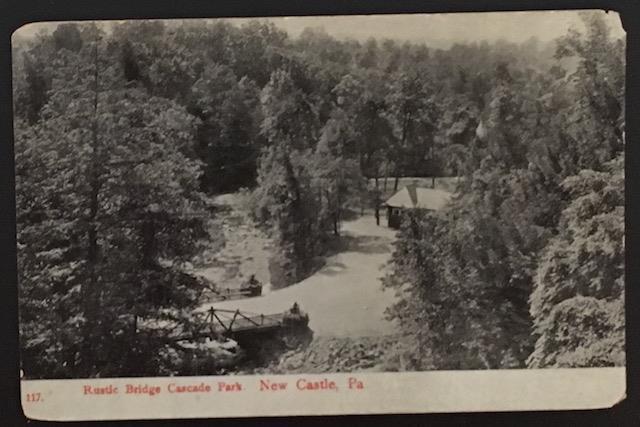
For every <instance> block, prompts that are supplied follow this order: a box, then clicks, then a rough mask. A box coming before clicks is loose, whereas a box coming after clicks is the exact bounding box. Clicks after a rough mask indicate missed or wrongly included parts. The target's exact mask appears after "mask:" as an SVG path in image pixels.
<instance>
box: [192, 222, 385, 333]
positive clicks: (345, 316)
mask: <svg viewBox="0 0 640 427" xmlns="http://www.w3.org/2000/svg"><path fill="white" fill-rule="evenodd" d="M342 234H343V236H344V241H345V249H344V250H343V251H342V252H340V253H338V254H336V255H333V256H331V257H329V258H328V259H327V261H326V265H325V266H324V267H323V268H321V269H320V270H318V271H317V272H316V273H315V274H313V275H312V276H310V277H308V278H307V279H305V280H303V281H302V282H300V283H297V284H295V285H292V286H289V287H287V288H284V289H281V290H276V291H272V292H269V293H268V294H266V295H263V296H261V297H256V298H248V299H241V300H233V301H224V302H219V303H215V304H206V305H205V308H208V307H210V306H211V305H214V306H215V307H216V308H224V309H232V310H235V309H240V310H245V311H248V312H253V313H261V314H270V313H276V312H282V311H285V310H287V309H289V308H290V307H291V306H292V305H293V303H294V302H297V303H298V304H299V305H300V307H301V308H302V310H304V311H306V312H307V313H308V314H309V318H310V322H309V327H310V328H311V329H312V330H313V331H314V334H315V336H330V337H366V336H382V335H389V334H394V333H396V332H397V329H396V327H395V325H394V324H393V323H391V322H389V321H387V320H385V319H384V311H385V309H386V308H387V307H388V306H389V305H391V304H392V303H393V302H394V300H395V298H394V295H393V292H391V291H389V290H383V289H382V287H381V278H382V276H383V275H384V272H383V271H382V267H383V266H384V265H385V263H386V261H387V260H388V259H389V256H390V254H391V243H392V241H393V239H394V236H395V233H394V232H393V231H392V230H390V229H388V228H386V227H384V226H376V224H375V220H374V218H373V216H369V215H367V216H363V217H360V218H358V219H356V220H354V221H349V222H345V223H344V224H343V227H342Z"/></svg>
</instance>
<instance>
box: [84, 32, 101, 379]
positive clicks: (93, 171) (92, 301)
mask: <svg viewBox="0 0 640 427" xmlns="http://www.w3.org/2000/svg"><path fill="white" fill-rule="evenodd" d="M94 56H95V68H94V96H93V121H92V123H91V134H92V135H91V148H92V152H91V160H90V162H91V164H90V177H89V188H90V190H89V217H88V218H87V223H88V229H87V266H88V268H89V280H88V281H87V282H86V283H84V284H83V285H82V288H81V295H82V305H83V307H82V311H83V313H84V317H85V319H86V326H85V331H84V335H83V337H82V338H83V342H82V356H81V358H82V360H83V365H84V371H85V372H84V374H86V375H92V374H93V367H94V366H95V364H94V362H95V357H94V356H95V352H94V349H95V348H96V346H95V345H94V340H95V338H96V336H98V334H97V333H96V331H95V330H94V329H95V327H96V325H97V312H98V300H97V271H96V267H97V264H98V257H99V254H98V251H99V248H98V228H97V226H96V218H97V216H98V208H99V199H98V195H99V193H100V170H99V169H98V168H99V167H100V156H99V153H98V149H99V139H98V41H97V40H96V42H95V46H94Z"/></svg>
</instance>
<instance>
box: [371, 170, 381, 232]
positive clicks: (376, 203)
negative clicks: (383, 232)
mask: <svg viewBox="0 0 640 427" xmlns="http://www.w3.org/2000/svg"><path fill="white" fill-rule="evenodd" d="M375 183H376V186H375V190H374V198H373V208H374V211H375V216H376V225H380V190H379V188H378V177H377V176H376V177H375Z"/></svg>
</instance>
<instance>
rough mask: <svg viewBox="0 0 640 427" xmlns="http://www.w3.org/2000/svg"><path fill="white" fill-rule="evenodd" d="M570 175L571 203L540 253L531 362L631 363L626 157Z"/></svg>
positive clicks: (537, 364) (567, 184)
mask: <svg viewBox="0 0 640 427" xmlns="http://www.w3.org/2000/svg"><path fill="white" fill-rule="evenodd" d="M607 169H608V171H606V172H595V171H592V170H583V171H581V172H580V173H579V174H578V175H575V176H571V177H569V178H567V179H566V180H565V181H564V183H563V188H564V190H565V191H566V192H567V193H568V195H569V197H570V199H571V201H570V202H569V204H568V205H567V207H566V208H565V209H564V210H563V212H562V218H561V219H560V225H559V227H558V228H559V230H560V232H559V234H558V235H557V236H556V237H554V238H553V239H552V240H551V241H550V242H549V244H548V245H547V246H546V248H545V249H544V251H543V252H542V254H541V259H540V263H539V264H538V267H537V274H536V279H535V287H534V291H533V292H532V294H531V314H532V316H533V318H534V319H535V331H536V335H537V336H538V340H537V342H536V345H535V350H534V351H533V353H532V354H531V356H530V357H529V359H528V360H527V363H528V365H529V366H531V367H535V368H541V367H584V366H621V365H624V361H625V356H624V174H623V157H619V158H618V159H616V160H615V161H613V162H610V163H608V164H607Z"/></svg>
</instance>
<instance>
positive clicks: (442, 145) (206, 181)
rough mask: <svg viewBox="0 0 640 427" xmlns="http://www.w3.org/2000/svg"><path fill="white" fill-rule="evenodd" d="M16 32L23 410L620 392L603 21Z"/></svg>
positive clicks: (121, 26)
mask: <svg viewBox="0 0 640 427" xmlns="http://www.w3.org/2000/svg"><path fill="white" fill-rule="evenodd" d="M12 49H13V102H14V129H15V138H14V139H15V140H14V152H15V178H16V203H17V212H16V221H17V242H18V272H19V298H20V300H19V309H20V349H21V378H22V380H21V383H22V396H21V399H22V405H23V409H24V412H25V414H26V416H27V417H29V418H32V419H43V420H59V421H72V420H116V419H149V418H198V417H253V416H288V415H330V414H376V413H426V412H460V411H465V412H467V411H514V410H516V411H517V410H550V409H554V410H557V409H591V408H605V407H611V406H612V405H615V404H616V403H618V402H620V401H621V400H623V399H624V396H625V322H624V306H625V305H624V288H625V280H624V277H625V275H624V270H625V265H624V254H625V250H624V235H625V229H624V151H625V117H624V105H625V103H624V95H625V83H624V82H625V49H626V48H625V33H624V31H623V29H622V26H621V23H620V18H619V16H618V15H617V14H616V13H605V12H603V11H556V12H505V13H460V14H406V15H370V16H323V17H279V18H256V19H247V18H242V19H191V20H124V21H92V22H89V21H87V22H50V23H33V24H29V25H26V26H24V27H22V28H20V29H19V30H17V31H16V32H15V33H14V35H13V38H12Z"/></svg>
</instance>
